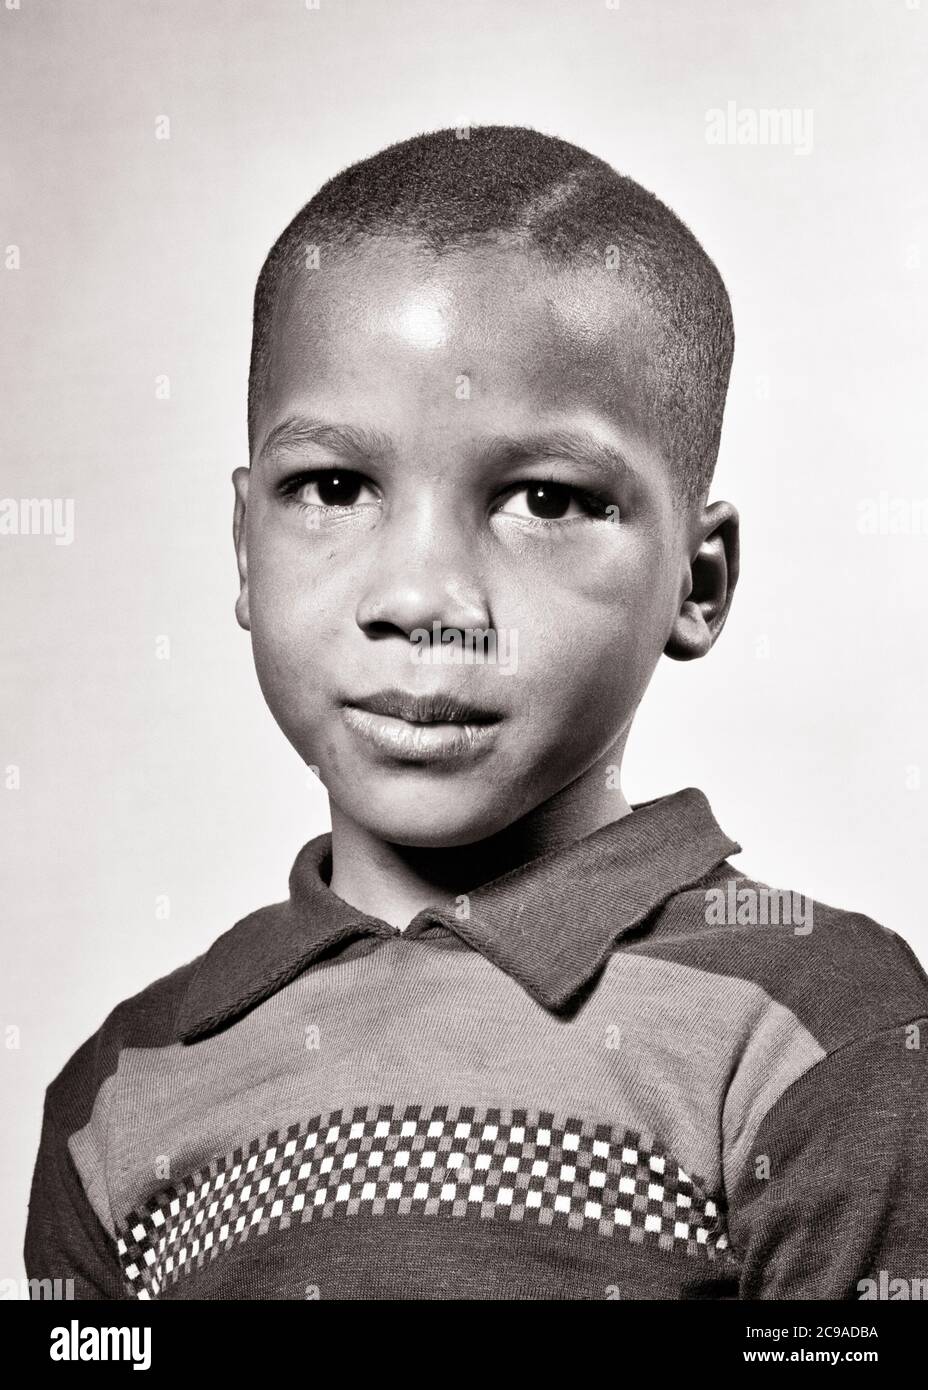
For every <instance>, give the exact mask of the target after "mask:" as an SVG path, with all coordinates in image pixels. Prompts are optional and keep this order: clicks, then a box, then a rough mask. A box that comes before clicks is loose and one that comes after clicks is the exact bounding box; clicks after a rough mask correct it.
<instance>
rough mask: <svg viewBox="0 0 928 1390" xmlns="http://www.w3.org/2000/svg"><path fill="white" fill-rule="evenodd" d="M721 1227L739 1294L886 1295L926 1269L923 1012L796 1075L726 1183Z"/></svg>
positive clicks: (926, 1039) (927, 1137)
mask: <svg viewBox="0 0 928 1390" xmlns="http://www.w3.org/2000/svg"><path fill="white" fill-rule="evenodd" d="M729 1230H730V1235H731V1244H732V1251H733V1253H734V1254H735V1255H736V1257H737V1258H738V1259H739V1261H740V1263H741V1266H742V1276H741V1288H740V1296H741V1297H742V1298H746V1299H751V1298H761V1299H785V1298H815V1299H845V1300H846V1299H859V1298H861V1297H862V1296H869V1297H871V1298H872V1297H883V1298H886V1297H888V1296H889V1294H888V1293H887V1292H886V1290H887V1289H888V1288H889V1287H890V1285H891V1281H893V1280H905V1281H907V1283H906V1285H900V1284H897V1285H896V1286H895V1287H896V1289H897V1290H901V1289H903V1288H904V1287H908V1286H910V1285H911V1281H914V1280H923V1279H928V1019H925V1018H921V1019H914V1020H912V1021H910V1022H906V1023H900V1024H898V1025H897V1026H894V1027H891V1028H886V1029H883V1030H880V1031H879V1032H877V1033H874V1034H872V1035H870V1036H868V1037H866V1038H862V1039H857V1040H855V1041H853V1042H849V1043H846V1044H845V1045H844V1046H842V1047H840V1048H838V1049H837V1050H836V1051H833V1052H831V1053H829V1054H828V1055H827V1056H825V1057H824V1058H822V1060H821V1061H820V1062H818V1063H817V1064H816V1065H815V1066H813V1067H812V1068H810V1070H809V1071H807V1072H806V1073H805V1074H804V1075H803V1076H801V1077H800V1078H799V1079H798V1080H796V1081H794V1082H793V1084H792V1085H791V1086H790V1087H789V1088H788V1089H787V1090H786V1091H785V1092H784V1094H783V1095H782V1096H781V1097H780V1099H779V1100H778V1101H777V1103H776V1104H775V1105H774V1106H773V1107H772V1109H771V1110H770V1111H769V1112H768V1113H767V1115H766V1116H765V1117H764V1119H763V1121H762V1123H761V1124H760V1127H759V1129H758V1131H757V1134H756V1136H755V1140H754V1143H753V1146H752V1152H751V1154H750V1156H749V1158H748V1160H747V1162H746V1163H744V1164H743V1167H742V1171H741V1173H740V1175H739V1176H738V1178H737V1180H736V1181H735V1183H734V1185H733V1188H732V1189H731V1190H730V1191H729ZM881 1275H882V1279H881ZM868 1280H869V1281H873V1282H872V1283H869V1284H868V1283H866V1282H865V1281H868ZM880 1289H882V1292H878V1291H879V1290H880ZM897 1296H898V1295H897Z"/></svg>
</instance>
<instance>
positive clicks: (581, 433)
mask: <svg viewBox="0 0 928 1390" xmlns="http://www.w3.org/2000/svg"><path fill="white" fill-rule="evenodd" d="M482 455H483V458H484V460H485V461H486V462H487V463H491V464H497V465H503V466H504V465H507V464H508V465H513V464H518V463H534V462H537V461H538V459H539V458H543V457H544V456H545V455H549V456H556V457H558V458H562V459H564V458H566V459H570V460H572V461H573V462H575V463H579V464H582V465H584V466H586V467H589V468H592V469H593V470H594V471H595V472H597V473H599V474H600V476H601V478H602V480H603V482H606V483H614V482H616V481H618V480H622V481H627V482H633V481H634V480H635V479H636V478H637V476H638V475H637V473H636V471H635V469H634V468H632V466H631V464H630V463H629V461H628V459H627V458H626V457H625V455H624V454H623V453H622V451H621V450H620V449H617V448H616V447H615V446H614V445H612V444H607V443H606V442H605V441H604V440H602V439H598V438H597V437H596V435H594V434H591V433H590V432H589V431H588V430H569V429H564V430H547V431H545V432H544V433H541V434H534V435H528V436H527V437H525V438H523V439H510V438H506V437H502V438H496V439H492V440H487V441H485V443H484V446H483V450H482Z"/></svg>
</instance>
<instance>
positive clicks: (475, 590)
mask: <svg viewBox="0 0 928 1390" xmlns="http://www.w3.org/2000/svg"><path fill="white" fill-rule="evenodd" d="M446 512H447V514H446ZM454 512H455V508H454V506H453V504H452V502H451V499H449V498H445V499H443V500H442V501H440V500H438V499H436V498H434V497H420V498H419V499H418V501H417V502H416V504H415V505H414V507H413V508H412V509H411V511H406V510H404V511H403V512H399V511H397V512H396V513H395V514H394V515H392V516H391V517H388V518H384V520H383V521H382V523H381V525H380V527H379V528H378V542H379V543H378V545H377V547H376V550H375V552H374V554H373V555H372V556H371V565H370V570H369V573H368V579H367V581H366V583H365V586H364V589H363V591H362V593H361V596H360V598H359V600H358V607H357V623H358V626H359V627H360V628H361V630H362V631H363V632H365V633H366V634H367V635H368V636H369V637H384V636H389V635H390V634H393V635H396V634H400V635H401V636H403V637H405V638H407V639H408V638H409V637H410V635H411V634H412V633H413V632H414V631H415V630H416V629H417V628H420V629H421V628H426V629H428V631H429V632H430V633H431V631H432V627H433V624H434V623H439V624H440V625H441V627H442V628H457V629H464V628H489V627H491V625H492V615H491V613H490V605H489V602H488V599H487V596H486V592H485V588H484V585H483V582H482V579H481V577H480V574H479V560H478V558H477V553H476V543H475V538H473V537H470V536H469V535H467V534H466V533H465V530H464V528H463V527H462V526H461V524H460V519H459V517H456V516H455V514H454Z"/></svg>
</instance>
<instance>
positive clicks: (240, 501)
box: [232, 468, 251, 632]
mask: <svg viewBox="0 0 928 1390" xmlns="http://www.w3.org/2000/svg"><path fill="white" fill-rule="evenodd" d="M249 477H250V470H249V469H247V468H236V470H235V472H234V473H233V474H232V484H233V486H234V488H235V511H234V513H233V516H232V538H233V540H234V542H235V557H236V560H237V562H238V578H239V592H238V598H237V599H236V600H235V616H236V618H237V619H238V624H239V627H243V628H244V629H245V631H246V632H248V631H250V629H251V616H250V614H249V610H248V553H247V547H246V541H245V529H246V528H245V516H246V511H247V503H248V479H249Z"/></svg>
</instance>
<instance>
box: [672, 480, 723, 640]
mask: <svg viewBox="0 0 928 1390" xmlns="http://www.w3.org/2000/svg"><path fill="white" fill-rule="evenodd" d="M693 539H694V544H695V553H693V556H692V559H691V561H690V565H689V592H688V593H686V594H684V596H683V599H682V602H681V604H680V608H679V611H678V613H677V616H676V618H675V620H674V624H673V628H672V629H671V633H670V637H669V638H668V640H667V645H666V646H665V648H664V652H665V654H666V655H667V656H669V657H672V658H673V659H674V661H693V660H695V659H696V658H697V657H700V656H705V655H706V653H707V652H708V651H709V650H710V649H711V648H712V646H713V644H714V643H715V640H716V638H717V637H718V635H719V633H720V632H721V631H722V628H723V627H724V625H725V619H726V618H727V617H728V610H729V608H730V607H731V600H732V596H733V594H734V592H735V585H736V583H737V581H738V565H739V539H738V513H737V511H736V510H735V508H734V507H733V506H732V505H731V503H730V502H714V503H713V504H712V506H711V507H707V508H706V509H705V510H704V512H703V514H702V516H701V518H700V520H699V522H698V524H697V527H696V534H695V536H694V538H693Z"/></svg>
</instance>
